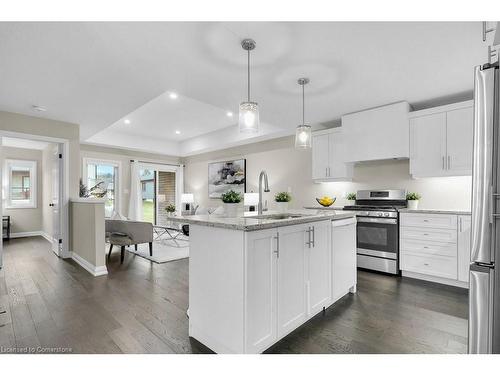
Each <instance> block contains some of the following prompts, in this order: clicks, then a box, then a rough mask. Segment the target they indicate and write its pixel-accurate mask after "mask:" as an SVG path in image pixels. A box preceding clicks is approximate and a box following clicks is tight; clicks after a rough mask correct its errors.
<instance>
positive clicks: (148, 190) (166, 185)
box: [139, 165, 178, 225]
mask: <svg viewBox="0 0 500 375" xmlns="http://www.w3.org/2000/svg"><path fill="white" fill-rule="evenodd" d="M176 171H177V169H176V168H172V167H167V166H161V165H159V166H155V165H148V166H147V167H143V168H141V169H140V172H139V175H140V180H141V186H142V193H141V198H142V220H144V221H148V222H150V223H153V224H157V225H167V222H168V213H167V211H166V208H167V206H168V205H174V206H175V205H176V204H177V188H178V186H177V174H176V173H177V172H176Z"/></svg>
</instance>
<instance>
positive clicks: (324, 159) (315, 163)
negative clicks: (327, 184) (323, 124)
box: [312, 134, 329, 179]
mask: <svg viewBox="0 0 500 375" xmlns="http://www.w3.org/2000/svg"><path fill="white" fill-rule="evenodd" d="M328 147H329V134H317V135H313V137H312V178H313V179H321V178H327V177H328V167H329V153H328Z"/></svg>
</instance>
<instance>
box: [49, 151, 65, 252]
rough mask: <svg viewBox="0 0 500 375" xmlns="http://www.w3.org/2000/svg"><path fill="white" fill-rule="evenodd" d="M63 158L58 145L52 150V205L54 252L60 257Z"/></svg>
mask: <svg viewBox="0 0 500 375" xmlns="http://www.w3.org/2000/svg"><path fill="white" fill-rule="evenodd" d="M62 157H63V145H62V144H57V145H56V146H54V147H53V149H52V158H51V159H52V186H51V188H52V202H51V203H50V206H51V207H52V251H54V253H55V254H56V255H57V256H60V255H61V252H62V230H61V223H62V217H61V214H62V211H61V207H62V194H61V187H62V186H63V184H62V174H63V173H62V170H63V167H62Z"/></svg>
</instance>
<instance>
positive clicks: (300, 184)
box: [183, 137, 471, 210]
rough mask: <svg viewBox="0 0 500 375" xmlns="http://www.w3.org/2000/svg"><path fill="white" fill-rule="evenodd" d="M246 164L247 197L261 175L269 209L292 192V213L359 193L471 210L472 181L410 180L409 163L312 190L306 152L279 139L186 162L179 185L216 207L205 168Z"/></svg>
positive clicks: (363, 168)
mask: <svg viewBox="0 0 500 375" xmlns="http://www.w3.org/2000/svg"><path fill="white" fill-rule="evenodd" d="M238 158H245V159H246V160H247V192H250V191H252V190H253V191H254V192H257V191H258V186H257V184H258V176H259V173H260V171H261V170H262V169H265V170H266V171H267V173H268V176H269V185H270V188H271V192H270V193H265V198H264V199H267V200H268V201H269V204H270V207H271V208H272V204H273V196H274V194H275V193H276V192H278V191H286V190H288V188H291V192H292V197H293V200H292V203H291V206H292V207H293V208H301V207H303V206H308V205H317V203H316V201H315V198H316V197H321V196H323V195H330V196H336V197H337V198H338V199H337V203H336V204H335V205H339V206H343V205H344V204H346V201H345V199H344V198H343V196H344V194H345V193H346V192H355V191H356V190H360V189H407V190H408V191H416V192H418V193H420V194H421V195H422V200H421V202H420V207H421V208H436V209H437V208H440V209H456V210H470V205H471V198H470V194H471V177H442V178H423V179H412V178H411V177H410V175H409V161H408V160H386V161H377V162H367V163H360V164H357V165H356V166H355V168H354V178H353V182H329V183H322V184H316V183H313V182H312V179H311V151H310V150H309V151H304V150H296V149H295V148H294V138H293V137H284V138H279V139H276V140H270V141H265V142H260V143H255V144H252V145H247V146H242V147H238V148H231V149H226V150H222V151H216V152H212V153H207V154H203V155H198V156H192V157H188V158H185V159H184V160H183V162H184V163H185V164H186V169H185V175H184V181H185V183H184V185H185V191H186V192H192V193H194V195H195V199H196V201H197V203H198V204H200V205H201V206H218V205H220V204H221V201H220V200H218V199H209V198H208V184H207V178H208V162H211V161H220V160H231V159H238Z"/></svg>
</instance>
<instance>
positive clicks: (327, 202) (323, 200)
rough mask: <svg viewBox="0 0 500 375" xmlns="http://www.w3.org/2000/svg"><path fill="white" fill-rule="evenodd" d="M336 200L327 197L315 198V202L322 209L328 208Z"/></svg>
mask: <svg viewBox="0 0 500 375" xmlns="http://www.w3.org/2000/svg"><path fill="white" fill-rule="evenodd" d="M336 200H337V198H335V197H333V198H332V197H327V196H324V197H322V198H316V201H317V202H318V203H319V204H320V205H322V206H323V207H330V206H331V205H332V204H334V203H335V201H336Z"/></svg>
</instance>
